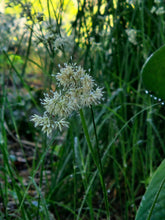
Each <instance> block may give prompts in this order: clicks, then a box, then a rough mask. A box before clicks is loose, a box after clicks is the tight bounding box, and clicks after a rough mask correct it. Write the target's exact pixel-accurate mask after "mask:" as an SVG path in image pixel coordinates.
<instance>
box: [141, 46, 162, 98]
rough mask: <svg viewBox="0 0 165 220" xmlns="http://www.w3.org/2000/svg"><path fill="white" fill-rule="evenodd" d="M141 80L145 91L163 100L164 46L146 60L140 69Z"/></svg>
mask: <svg viewBox="0 0 165 220" xmlns="http://www.w3.org/2000/svg"><path fill="white" fill-rule="evenodd" d="M142 79H143V82H144V85H145V87H146V89H147V90H149V91H151V92H152V93H153V94H154V95H155V96H156V97H158V98H162V99H164V100H165V46H162V47H161V48H159V49H158V50H157V51H155V52H154V53H153V54H152V55H151V56H150V57H149V58H148V59H147V61H146V62H145V64H144V66H143V68H142Z"/></svg>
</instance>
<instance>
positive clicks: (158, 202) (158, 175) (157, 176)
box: [135, 160, 165, 220]
mask: <svg viewBox="0 0 165 220" xmlns="http://www.w3.org/2000/svg"><path fill="white" fill-rule="evenodd" d="M164 169H165V160H163V162H162V163H161V164H160V166H159V167H158V169H157V170H156V171H155V173H154V174H153V177H152V179H151V182H150V184H149V186H148V188H147V191H146V193H145V194H144V196H143V197H142V201H141V203H140V207H139V210H138V212H137V215H136V218H135V219H136V220H141V219H146V220H156V219H164V216H165V197H164V194H165V176H164Z"/></svg>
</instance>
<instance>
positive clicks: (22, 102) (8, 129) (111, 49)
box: [0, 0, 165, 220]
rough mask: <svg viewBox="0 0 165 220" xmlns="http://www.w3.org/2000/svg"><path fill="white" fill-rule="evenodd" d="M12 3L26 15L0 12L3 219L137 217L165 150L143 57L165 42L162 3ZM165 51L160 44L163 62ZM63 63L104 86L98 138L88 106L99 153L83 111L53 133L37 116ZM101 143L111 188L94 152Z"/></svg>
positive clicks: (153, 75) (161, 116) (13, 0)
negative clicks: (47, 131) (47, 133)
mask: <svg viewBox="0 0 165 220" xmlns="http://www.w3.org/2000/svg"><path fill="white" fill-rule="evenodd" d="M7 2H8V3H9V4H8V6H7V8H6V12H9V11H10V12H11V13H13V12H12V10H13V9H15V7H16V9H17V8H19V16H17V15H16V16H14V15H9V14H0V25H1V29H2V33H1V36H0V179H1V180H0V198H1V202H0V218H2V219H16V220H17V219H21V220H22V219H23V220H24V219H26V220H31V219H36V220H39V219H44V220H47V219H49V220H50V219H51V220H52V219H58V220H62V219H66V220H70V219H71V220H73V219H74V220H75V219H77V220H79V219H108V213H109V211H110V217H111V219H114V220H128V219H129V220H133V219H134V218H135V216H136V213H137V210H138V207H139V203H140V201H141V198H142V196H143V194H144V192H145V190H146V188H147V186H148V183H149V182H150V181H149V179H150V177H152V176H153V173H154V171H155V170H156V168H157V167H158V165H159V164H160V163H161V161H162V158H163V157H164V155H165V149H164V142H165V136H164V120H165V116H164V110H165V108H164V105H161V104H160V103H159V102H157V100H156V99H154V98H153V97H150V96H149V95H148V94H145V90H146V88H144V87H143V84H142V81H141V75H140V71H141V67H142V65H143V63H144V62H145V60H146V58H147V57H148V56H149V55H150V54H151V53H152V52H153V51H155V50H157V48H160V46H161V45H163V44H164V42H165V41H164V40H165V39H164V36H165V29H164V16H165V15H164V13H162V14H158V9H159V8H160V7H163V9H164V4H163V2H161V3H156V2H155V1H153V0H149V1H126V0H120V1H109V0H98V1H77V5H76V4H75V5H74V7H73V2H74V1H73V2H71V3H70V1H63V0H59V1H51V0H47V1H20V0H18V1H17V0H10V1H9V0H8V1H7ZM44 2H45V4H44ZM57 2H59V4H55V3H57ZM26 3H29V4H26ZM96 3H97V4H96ZM38 5H39V7H38ZM10 6H11V7H10ZM153 7H155V9H154V8H153ZM38 8H39V10H40V9H41V8H43V14H42V13H41V14H40V13H37V11H36V9H38ZM70 8H72V10H73V14H74V15H75V17H74V16H73V15H68V13H69V11H70ZM15 11H16V10H15ZM21 22H22V23H21ZM67 22H68V25H67ZM21 24H22V25H21ZM59 37H61V38H62V40H63V41H62V43H61V42H60V41H58V40H59ZM55 41H56V42H58V43H59V44H58V46H56V47H55V46H54V42H55ZM163 48H164V47H162V49H160V50H158V51H157V52H158V54H159V55H160V54H161V57H162V59H163V56H162V55H163V53H164V52H163V50H164V49H163ZM157 52H156V53H157ZM156 53H155V54H154V55H153V56H152V57H151V58H150V60H148V62H147V63H146V65H145V66H144V68H143V73H142V76H143V77H144V78H145V77H146V80H144V82H145V85H146V87H147V85H149V87H150V88H148V87H147V89H149V90H153V91H152V92H153V93H155V95H157V96H160V97H161V98H164V95H163V96H162V94H163V92H162V91H163V89H162V90H159V88H158V87H155V85H158V82H157V79H158V78H159V77H157V76H158V75H159V74H161V79H160V80H161V81H162V83H163V81H164V78H163V71H162V69H161V70H160V69H159V66H161V65H164V64H160V65H158V64H157V62H156V61H155V60H159V59H160V57H159V56H158V57H157V55H156ZM71 57H72V58H71ZM154 57H155V58H156V59H155V58H154ZM152 59H154V66H153V64H151V63H152V62H151V61H152ZM65 62H66V63H68V62H73V63H74V62H76V63H77V64H78V65H79V64H81V65H82V66H83V68H84V69H86V70H88V69H90V70H91V74H92V75H93V77H94V78H95V79H96V81H97V83H98V85H99V86H100V87H103V88H104V98H105V99H104V101H103V102H102V103H101V104H100V105H99V106H97V107H96V108H93V113H94V117H95V123H96V133H97V136H98V143H97V141H96V139H95V134H96V133H95V132H94V130H93V122H92V121H93V120H92V115H91V112H90V111H89V110H88V109H85V110H84V118H85V120H86V126H85V127H87V129H88V133H89V134H88V135H87V134H86V137H87V140H88V144H89V138H90V142H91V145H92V147H93V148H91V149H94V151H92V152H91V151H90V150H89V149H88V145H87V142H86V139H85V136H84V134H83V127H82V125H81V123H80V121H81V120H80V117H79V116H78V115H77V114H76V115H74V116H73V117H72V118H71V119H70V128H69V129H67V130H64V132H63V133H58V132H55V133H54V134H53V136H52V139H51V140H50V139H46V137H45V136H44V135H43V134H42V133H41V130H40V129H37V128H34V126H33V124H32V123H31V122H30V116H31V115H32V114H34V113H37V114H40V113H41V114H42V111H43V110H42V108H41V107H40V104H39V103H40V98H43V92H44V91H45V90H46V91H49V90H50V89H52V90H53V91H54V90H55V89H56V88H55V86H54V85H55V84H54V81H53V78H52V77H51V74H52V73H53V74H55V73H57V72H59V67H58V64H61V65H63V63H65ZM150 64H151V66H150ZM148 67H149V70H150V75H151V77H150V76H149V77H148V74H149V73H148V69H147V68H148ZM153 70H154V71H155V73H154V72H153ZM157 70H158V71H157ZM144 72H145V73H144ZM157 74H158V75H157ZM150 80H152V81H150ZM157 91H158V93H157ZM160 91H161V92H160ZM97 144H98V147H99V152H100V159H101V163H102V176H103V179H102V180H101V181H102V183H103V181H104V182H105V189H104V188H103V184H100V179H101V178H100V173H101V170H100V165H98V164H97V163H98V161H97V157H96V158H95V159H94V157H93V155H94V152H95V150H96V149H97ZM93 159H94V160H95V161H94V160H93ZM96 164H97V165H98V167H97V166H96ZM163 164H164V162H163ZM162 166H164V165H162ZM156 176H157V172H156V173H155V175H154V179H153V181H152V182H151V183H155V181H156V180H155V177H156ZM159 177H160V174H159ZM160 182H161V180H160V181H159V183H160ZM151 186H152V185H151ZM159 186H160V185H159ZM103 189H104V190H106V192H105V191H103ZM149 189H150V186H149ZM159 189H160V188H159V187H158V188H156V187H154V190H155V193H157V192H158V190H159ZM163 189H164V188H163ZM103 192H104V193H103ZM161 192H163V191H160V194H159V195H161ZM149 194H150V193H149ZM149 194H147V196H148V197H149V198H150V195H149ZM152 199H154V198H153V197H152ZM105 201H108V205H106V206H105ZM145 201H146V200H145ZM155 201H156V200H155ZM157 201H159V197H158V200H157ZM143 202H144V201H143ZM148 204H150V207H151V206H152V204H153V200H152V201H148ZM156 204H157V203H156ZM107 207H109V210H107ZM156 207H157V206H155V207H154V209H153V213H154V210H155V208H156ZM139 212H140V213H141V208H140V209H139ZM139 212H138V213H139ZM138 216H139V214H138ZM151 216H152V215H151ZM156 220H157V219H156Z"/></svg>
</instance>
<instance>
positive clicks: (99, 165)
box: [80, 108, 110, 220]
mask: <svg viewBox="0 0 165 220" xmlns="http://www.w3.org/2000/svg"><path fill="white" fill-rule="evenodd" d="M91 111H92V120H93V126H94V132H95V138H96V148H97V152H95V151H94V150H93V147H92V144H91V140H90V136H89V132H88V128H87V125H86V121H85V117H84V114H83V111H82V109H80V117H81V122H82V126H83V130H84V134H85V137H86V140H87V144H88V147H89V149H90V151H91V154H92V158H93V160H94V163H95V165H96V167H97V169H98V171H99V177H100V183H101V187H102V190H103V194H104V200H105V207H106V211H107V219H108V220H109V219H110V212H109V204H108V196H107V192H106V187H105V182H104V178H103V169H102V163H101V157H100V152H99V146H98V137H97V132H96V125H95V121H94V114H93V110H92V108H91ZM96 153H97V155H96Z"/></svg>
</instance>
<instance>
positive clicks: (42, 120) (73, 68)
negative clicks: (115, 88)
mask: <svg viewBox="0 0 165 220" xmlns="http://www.w3.org/2000/svg"><path fill="white" fill-rule="evenodd" d="M59 67H60V72H59V73H57V74H56V75H53V76H54V77H55V78H56V80H57V85H58V86H59V88H60V90H59V91H54V92H53V91H50V94H45V95H44V96H45V97H44V99H43V100H42V102H41V103H42V105H43V106H44V108H45V112H44V115H43V116H38V115H36V114H35V115H33V116H32V118H31V121H33V122H34V123H35V126H41V127H42V131H43V132H44V133H46V134H47V136H50V135H51V133H52V131H53V130H54V129H57V128H58V129H59V130H60V131H61V130H62V128H63V127H68V126H69V122H68V121H67V118H68V116H69V115H71V113H72V112H73V111H78V110H80V109H82V108H83V107H85V106H88V107H89V106H91V105H93V104H95V105H97V104H99V103H100V101H101V99H102V98H103V92H102V88H98V87H97V85H96V83H95V82H94V80H93V78H92V77H91V76H90V75H89V74H87V73H86V71H85V70H84V69H83V68H82V67H81V66H77V65H76V64H64V67H63V68H62V67H61V66H59Z"/></svg>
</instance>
